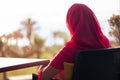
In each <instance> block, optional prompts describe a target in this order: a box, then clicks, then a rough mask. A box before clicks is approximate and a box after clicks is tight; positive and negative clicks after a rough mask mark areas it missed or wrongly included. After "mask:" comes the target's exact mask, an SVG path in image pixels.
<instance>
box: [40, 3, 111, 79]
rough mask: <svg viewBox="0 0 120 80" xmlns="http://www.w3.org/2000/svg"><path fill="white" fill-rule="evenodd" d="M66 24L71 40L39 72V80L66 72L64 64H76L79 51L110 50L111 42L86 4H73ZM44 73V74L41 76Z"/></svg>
mask: <svg viewBox="0 0 120 80" xmlns="http://www.w3.org/2000/svg"><path fill="white" fill-rule="evenodd" d="M66 24H67V27H68V30H69V31H70V35H71V39H70V40H69V41H68V42H67V43H65V45H64V47H63V48H62V49H61V50H60V51H59V52H58V54H57V55H56V56H55V57H54V58H53V59H52V61H51V62H50V64H49V65H48V66H47V67H46V68H45V69H44V70H41V71H39V73H38V75H39V79H38V80H50V79H51V78H53V77H54V76H55V75H56V74H57V73H60V72H61V71H63V70H64V66H63V63H64V62H69V63H74V60H75V55H76V51H77V50H78V49H79V50H80V49H81V50H86V49H99V48H109V47H110V43H109V40H108V39H107V38H106V37H105V35H104V34H103V33H102V31H101V29H100V24H99V22H98V20H97V18H96V16H95V14H94V12H93V11H92V10H91V9H90V8H89V7H88V6H86V5H84V4H78V3H76V4H73V5H72V6H71V7H70V8H69V10H68V13H67V16H66ZM41 73H42V74H41Z"/></svg>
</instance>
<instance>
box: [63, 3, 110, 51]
mask: <svg viewBox="0 0 120 80" xmlns="http://www.w3.org/2000/svg"><path fill="white" fill-rule="evenodd" d="M66 23H67V27H68V29H69V31H70V34H71V40H70V41H68V42H67V43H66V44H65V46H69V47H78V48H79V49H92V48H108V47H110V43H109V40H108V39H107V38H106V36H104V34H103V33H102V31H101V29H100V24H99V22H98V20H97V18H96V16H95V14H94V12H93V11H92V10H91V9H90V8H89V7H88V6H86V5H84V4H77V3H76V4H73V5H72V6H71V7H70V8H69V10H68V13H67V16H66Z"/></svg>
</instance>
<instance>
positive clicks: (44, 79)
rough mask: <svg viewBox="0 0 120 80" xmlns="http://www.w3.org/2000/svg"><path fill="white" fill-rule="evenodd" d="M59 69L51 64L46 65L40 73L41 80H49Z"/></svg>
mask: <svg viewBox="0 0 120 80" xmlns="http://www.w3.org/2000/svg"><path fill="white" fill-rule="evenodd" d="M60 71H61V70H59V69H56V68H53V67H52V66H47V67H46V68H45V69H44V71H43V73H42V76H41V80H51V79H52V78H53V77H54V76H55V75H56V74H57V73H58V72H60Z"/></svg>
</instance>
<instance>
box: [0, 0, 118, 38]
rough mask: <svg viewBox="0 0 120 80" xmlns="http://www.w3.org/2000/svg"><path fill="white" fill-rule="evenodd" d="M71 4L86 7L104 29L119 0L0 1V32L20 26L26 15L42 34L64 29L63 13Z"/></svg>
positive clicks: (115, 11) (8, 31)
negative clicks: (80, 4) (82, 4)
mask: <svg viewBox="0 0 120 80" xmlns="http://www.w3.org/2000/svg"><path fill="white" fill-rule="evenodd" d="M74 3H84V4H86V5H87V6H89V7H90V8H91V9H92V10H93V11H94V12H95V14H96V16H97V17H98V19H99V21H100V23H101V25H102V27H103V28H102V29H104V30H107V29H106V28H105V27H104V26H106V25H107V22H106V20H107V19H109V17H110V16H111V15H112V14H113V13H118V10H119V0H0V27H1V29H0V35H3V34H8V33H11V32H13V31H15V30H17V29H19V28H23V25H22V24H21V22H23V21H25V20H26V19H27V18H31V19H32V20H33V21H36V25H34V26H35V27H39V29H35V30H36V31H37V32H38V33H39V34H40V35H42V36H43V37H47V36H48V35H49V32H51V31H55V30H62V31H66V32H68V30H67V28H66V23H65V20H66V13H67V10H68V8H69V7H70V6H71V5H72V4H74ZM103 22H104V23H103ZM105 32H106V31H105ZM43 34H44V35H43Z"/></svg>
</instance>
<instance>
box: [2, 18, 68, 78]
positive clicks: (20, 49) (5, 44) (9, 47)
mask: <svg viewBox="0 0 120 80" xmlns="http://www.w3.org/2000/svg"><path fill="white" fill-rule="evenodd" d="M21 24H22V25H24V27H25V28H23V29H17V30H16V31H14V32H13V33H10V34H7V35H5V34H3V35H2V36H0V57H12V58H41V59H42V58H44V59H51V58H52V57H53V56H54V55H55V54H56V53H57V52H58V51H59V49H60V48H61V47H62V46H63V44H64V43H65V42H66V41H67V40H68V39H69V35H68V34H67V33H65V32H62V31H54V32H52V35H51V36H52V38H53V39H52V42H51V43H52V44H51V43H47V44H49V46H46V42H47V39H44V38H42V37H41V36H39V35H38V34H37V33H35V32H34V29H33V26H34V24H36V22H35V21H32V19H31V18H28V19H26V20H25V21H23V22H22V23H21ZM23 31H24V33H22V32H23ZM43 35H44V34H43ZM23 38H26V41H27V42H28V43H29V44H28V45H22V46H20V45H18V43H19V42H18V40H20V39H23ZM57 40H61V41H62V43H58V42H59V41H57ZM37 70H38V67H31V68H26V69H20V70H15V71H9V72H7V75H8V76H16V75H21V74H22V75H25V74H32V73H36V72H37ZM1 78H2V73H0V79H1Z"/></svg>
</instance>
